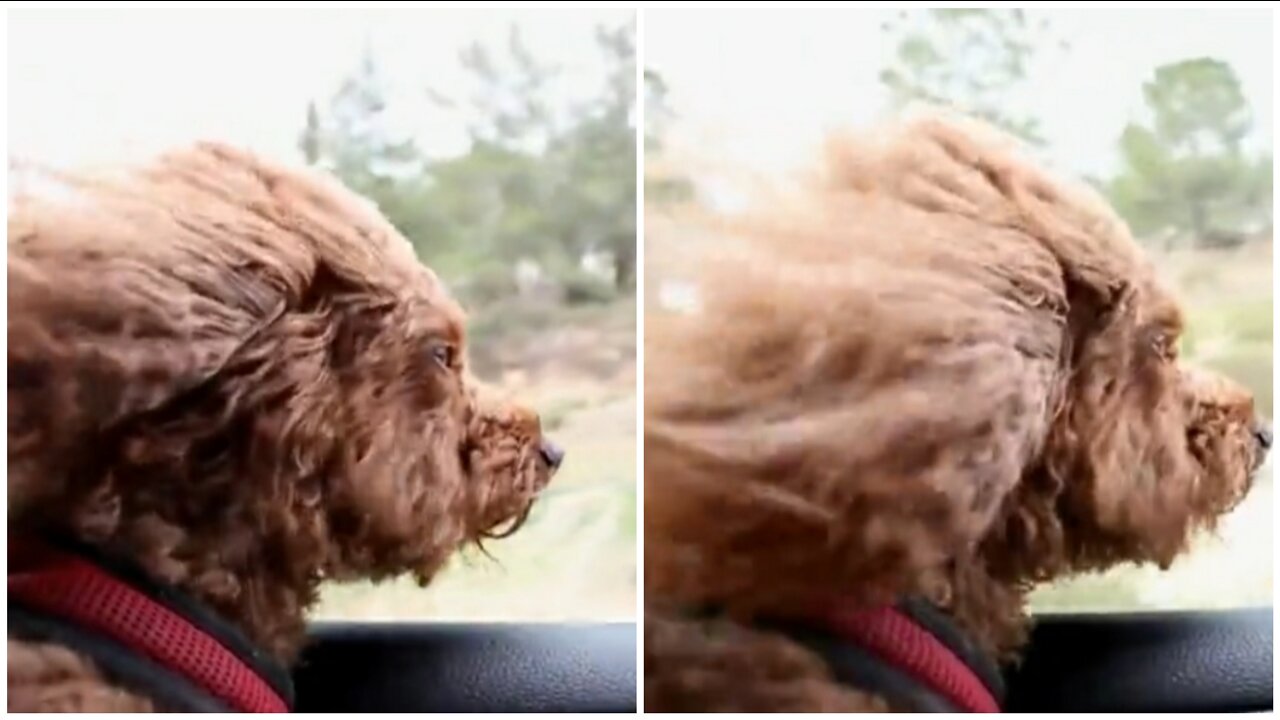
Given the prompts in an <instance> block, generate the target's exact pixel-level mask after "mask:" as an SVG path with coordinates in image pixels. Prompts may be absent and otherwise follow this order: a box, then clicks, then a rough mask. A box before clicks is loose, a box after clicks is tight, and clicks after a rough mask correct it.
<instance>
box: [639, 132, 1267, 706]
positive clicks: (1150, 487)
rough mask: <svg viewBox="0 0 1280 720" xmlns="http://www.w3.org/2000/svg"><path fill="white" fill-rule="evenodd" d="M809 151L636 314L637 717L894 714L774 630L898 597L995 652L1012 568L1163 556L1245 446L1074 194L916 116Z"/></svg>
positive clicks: (1006, 638)
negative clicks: (640, 584)
mask: <svg viewBox="0 0 1280 720" xmlns="http://www.w3.org/2000/svg"><path fill="white" fill-rule="evenodd" d="M829 155H830V166H829V172H828V173H827V175H826V177H825V178H824V181H823V182H822V183H821V184H820V187H818V188H815V189H814V190H813V191H812V192H811V193H809V194H808V195H807V197H805V198H804V199H803V200H802V201H800V202H798V203H797V204H796V205H795V206H794V207H787V208H781V207H775V208H772V209H770V210H768V211H767V212H764V213H760V214H758V215H757V216H755V217H750V218H748V219H746V220H744V221H742V222H740V223H736V224H731V225H730V226H729V227H727V228H722V230H723V231H724V232H726V233H728V234H729V235H730V236H731V238H730V242H725V243H720V244H718V247H719V248H721V249H722V251H721V253H720V254H719V255H715V256H711V257H708V258H706V259H705V260H704V262H702V263H701V266H700V267H701V270H702V272H701V274H700V277H699V278H698V284H697V287H698V291H699V296H698V304H697V307H696V309H694V310H693V311H691V312H686V313H670V314H665V315H663V316H653V315H651V316H650V317H649V318H648V320H647V322H646V343H645V360H646V366H645V367H646V375H645V535H644V537H645V594H646V605H647V610H646V619H645V652H644V663H645V709H646V710H648V711H708V710H715V711H738V712H744V711H745V712H750V711H784V710H785V711H806V710H807V711H820V710H841V711H868V710H884V709H898V710H901V709H917V708H913V707H910V706H907V705H903V704H901V703H899V702H897V701H896V700H895V699H894V698H893V697H890V696H889V695H887V694H885V693H882V692H880V688H879V687H878V686H874V684H868V685H861V684H859V683H856V682H854V683H850V682H840V681H837V679H836V678H837V675H838V674H839V673H838V672H837V669H836V668H833V666H832V664H831V663H830V662H828V658H827V656H825V655H823V654H821V653H820V652H817V651H815V649H814V646H812V645H809V644H806V643H802V642H799V641H797V640H796V637H795V636H794V634H791V633H789V632H784V631H779V630H775V629H774V628H775V627H776V626H780V625H783V624H787V623H791V624H795V623H797V622H798V623H800V624H805V623H808V624H809V625H810V626H812V625H813V624H815V623H816V625H817V627H819V629H823V628H828V629H829V628H830V627H831V625H832V618H833V617H836V616H840V617H844V618H845V619H846V620H847V619H848V618H849V617H851V616H850V615H849V613H854V614H857V613H864V615H863V616H860V617H864V616H866V617H869V615H866V614H867V613H870V614H874V613H876V612H878V610H877V609H878V608H883V607H886V606H892V604H894V603H895V602H898V601H900V600H901V599H903V598H923V599H924V600H925V601H927V602H928V603H929V604H931V605H932V606H933V607H934V608H936V609H937V610H939V611H940V612H941V613H942V614H944V615H945V616H946V618H947V619H948V621H949V622H950V623H952V624H953V625H954V626H955V628H956V629H958V631H959V632H960V633H962V634H963V635H964V636H965V637H966V638H967V642H968V643H969V644H971V645H972V648H971V649H972V650H974V651H975V652H976V653H980V654H982V655H984V656H985V657H988V658H990V659H992V660H993V661H994V660H1007V659H1010V658H1012V657H1014V656H1016V654H1017V652H1018V650H1019V649H1020V648H1021V647H1022V645H1023V643H1024V642H1025V639H1026V630H1027V624H1028V618H1027V613H1026V598H1027V595H1028V593H1029V592H1030V590H1031V589H1032V588H1033V587H1034V586H1035V585H1037V584H1039V583H1044V582H1047V581H1050V580H1053V579H1054V578H1058V577H1063V576H1065V575H1069V574H1071V573H1075V572H1080V571H1086V570H1097V569H1102V568H1106V567H1110V566H1112V565H1116V564H1118V563H1123V562H1129V561H1136V562H1152V563H1158V564H1160V565H1162V566H1167V565H1168V564H1169V563H1170V562H1171V561H1172V560H1173V559H1174V557H1175V556H1177V555H1178V554H1179V553H1180V552H1181V551H1183V550H1184V549H1185V548H1186V547H1187V544H1188V540H1189V538H1190V537H1192V535H1193V533H1194V532H1195V531H1197V530H1201V529H1206V528H1212V527H1213V526H1214V524H1215V520H1216V519H1217V518H1218V517H1219V516H1221V515H1222V514H1223V513H1225V512H1226V511H1227V510H1229V509H1231V508H1232V507H1233V506H1234V505H1235V504H1236V503H1237V502H1238V501H1239V500H1240V499H1241V498H1242V497H1243V496H1244V494H1245V493H1246V491H1247V490H1248V488H1249V486H1250V482H1251V477H1252V474H1253V472H1254V470H1255V469H1256V468H1257V467H1258V465H1259V464H1260V463H1261V461H1262V458H1263V456H1264V454H1265V450H1266V449H1267V447H1268V446H1269V445H1270V442H1271V439H1270V432H1269V430H1267V429H1266V428H1265V426H1263V425H1261V424H1260V423H1259V422H1258V420H1257V419H1256V418H1255V415H1254V410H1253V402H1252V398H1251V397H1250V395H1249V393H1248V392H1246V391H1245V390H1244V389H1242V388H1240V387H1238V386H1236V385H1235V384H1233V383H1232V382H1230V381H1228V380H1226V379H1224V378H1219V377H1213V376H1208V375H1204V374H1200V373H1197V372H1194V371H1192V370H1191V369H1190V368H1188V367H1185V366H1184V365H1183V364H1182V363H1180V362H1179V360H1178V357H1177V343H1178V336H1179V332H1180V331H1181V329H1182V319H1181V316H1180V314H1179V309H1178V306H1177V304H1176V302H1175V301H1174V298H1172V297H1171V296H1170V294H1169V293H1168V292H1167V291H1166V290H1165V289H1164V288H1162V287H1161V285H1160V284H1159V283H1158V281H1157V279H1156V277H1155V274H1154V273H1153V270H1152V268H1151V267H1150V266H1149V265H1148V264H1147V262H1145V261H1144V259H1143V256H1142V254H1141V252H1140V251H1139V248H1138V247H1137V245H1136V244H1135V243H1134V242H1133V240H1132V239H1131V238H1130V236H1129V233H1128V231H1127V230H1126V228H1125V227H1124V225H1123V224H1122V223H1121V222H1120V221H1119V220H1118V219H1117V218H1116V217H1115V215H1114V214H1113V213H1112V212H1111V211H1110V210H1109V209H1108V208H1107V207H1106V206H1105V205H1104V204H1103V203H1102V202H1101V201H1100V200H1099V199H1097V198H1096V196H1094V195H1093V194H1092V193H1091V192H1089V191H1087V190H1085V189H1083V188H1078V187H1075V186H1073V185H1070V184H1067V183H1064V182H1061V181H1058V180H1055V179H1052V178H1051V177H1050V176H1049V175H1048V174H1047V173H1045V172H1042V171H1041V170H1039V169H1038V168H1036V167H1035V166H1033V165H1032V164H1030V163H1028V162H1026V161H1024V160H1021V159H1019V156H1018V154H1017V153H1015V152H1014V151H1012V150H1011V149H1009V148H1008V147H1007V143H1006V142H1005V141H1003V140H1001V139H999V138H997V137H995V136H994V135H993V134H992V133H990V132H989V131H987V130H985V129H981V128H976V127H970V126H968V125H966V124H961V123H958V122H953V121H945V120H940V119H936V118H933V119H926V120H922V121H918V122H914V123H912V124H910V125H908V126H906V127H905V128H904V129H899V130H897V131H895V132H890V133H886V134H882V135H875V136H867V137H863V138H845V139H842V140H840V141H838V142H835V143H833V144H832V145H831V148H830V153H829ZM724 248H728V249H724ZM831 608H838V610H835V611H834V614H833V611H832V610H831ZM840 613H845V615H843V616H841V615H840ZM897 619H898V620H900V619H901V618H900V617H898V618H897Z"/></svg>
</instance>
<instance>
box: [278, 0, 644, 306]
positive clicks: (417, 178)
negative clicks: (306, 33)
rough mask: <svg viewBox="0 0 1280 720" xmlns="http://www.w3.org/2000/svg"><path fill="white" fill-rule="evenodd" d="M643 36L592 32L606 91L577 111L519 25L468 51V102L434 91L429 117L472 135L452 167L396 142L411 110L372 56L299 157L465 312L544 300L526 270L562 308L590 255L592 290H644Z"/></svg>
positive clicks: (320, 118)
mask: <svg viewBox="0 0 1280 720" xmlns="http://www.w3.org/2000/svg"><path fill="white" fill-rule="evenodd" d="M634 37H635V27H634V24H626V25H623V26H619V27H614V28H599V29H598V30H597V36H596V40H597V46H598V48H599V52H600V62H601V63H602V64H603V66H604V67H605V68H606V77H605V81H604V82H603V83H602V86H601V87H599V88H597V90H596V91H595V93H594V94H593V95H592V96H591V97H590V98H589V99H587V100H586V101H585V102H583V103H581V104H580V105H578V106H574V107H560V106H556V105H555V104H554V103H553V102H552V100H551V98H553V97H554V94H553V93H551V92H549V91H548V86H549V84H550V83H551V81H552V80H553V79H554V78H555V76H556V73H557V72H558V71H557V69H556V68H554V67H552V66H551V65H548V64H546V63H543V62H542V61H540V60H539V59H538V58H537V57H535V56H534V54H533V53H532V51H531V50H530V49H529V47H528V46H527V45H526V44H525V42H524V40H523V39H522V37H521V35H520V33H519V32H518V30H517V29H516V28H515V27H513V28H512V29H511V31H510V33H509V35H508V36H507V40H506V42H505V44H503V45H501V46H500V47H498V48H491V47H488V46H485V45H483V44H480V43H473V44H472V45H469V46H467V47H466V48H465V49H464V50H462V52H461V53H460V54H459V63H460V65H461V66H462V67H463V68H464V69H465V70H466V71H467V74H468V76H469V78H470V80H471V83H470V87H471V89H470V91H469V92H465V93H457V94H455V96H453V97H450V96H447V95H445V94H443V93H440V92H436V91H432V90H428V94H429V97H430V99H432V100H433V101H434V103H433V106H432V107H433V111H438V112H443V113H451V114H453V115H454V116H456V117H459V118H461V119H462V121H463V122H464V123H465V124H466V127H467V130H468V133H469V135H470V138H471V140H470V143H469V148H468V149H467V150H466V151H465V152H463V153H461V154H459V155H456V156H452V157H428V156H427V155H426V154H425V153H423V152H422V151H421V149H420V148H419V147H418V146H417V144H416V143H415V142H414V138H413V137H412V136H410V137H400V136H398V135H397V134H396V133H395V132H394V127H393V124H392V123H391V122H390V116H391V113H392V112H394V111H395V110H397V109H400V110H401V111H402V113H401V116H400V117H403V116H404V113H405V112H409V111H404V109H403V107H401V108H397V107H396V103H397V102H398V100H397V99H396V98H395V97H393V96H391V95H390V94H389V92H388V88H387V83H386V82H385V81H384V78H383V76H382V73H381V72H380V68H379V66H378V63H377V61H376V58H375V57H374V55H373V53H372V51H371V50H366V52H365V54H364V57H363V58H362V60H361V63H360V66H359V67H357V68H356V69H355V70H354V71H353V72H352V73H351V75H350V76H349V77H347V78H346V79H345V80H344V81H343V82H342V83H341V84H340V85H339V87H338V89H337V91H336V92H335V93H334V95H333V96H332V97H331V98H330V99H329V100H328V101H327V102H325V103H320V104H316V103H312V104H311V105H310V106H309V107H308V108H307V115H306V123H305V126H304V128H303V130H302V132H301V135H300V137H299V147H300V149H301V150H302V153H303V155H304V157H305V158H306V159H307V160H308V161H309V162H311V163H313V164H316V165H319V166H321V167H324V168H326V169H328V170H330V171H332V172H333V173H334V174H336V175H337V176H338V177H339V178H340V179H341V180H342V181H343V182H344V183H345V184H347V185H348V186H349V187H351V188H352V189H353V190H355V191H356V192H359V193H361V194H363V195H365V196H366V197H368V198H370V199H371V200H373V201H374V202H376V203H377V204H378V206H379V208H380V209H381V210H382V212H383V213H384V214H385V215H386V216H387V217H388V219H390V220H391V222H392V223H393V224H394V225H395V226H396V227H397V228H399V229H400V231H401V232H402V233H404V235H405V236H406V237H407V238H409V240H410V241H411V242H412V243H413V244H414V246H415V248H416V249H417V251H418V253H419V255H420V256H421V257H422V258H423V259H424V260H425V261H426V262H428V263H429V264H431V265H432V266H433V267H434V268H435V269H436V270H437V271H438V272H439V273H440V274H441V275H442V276H444V278H445V279H446V280H448V281H449V282H450V283H451V284H452V285H453V286H454V287H455V288H457V289H458V292H459V294H461V295H463V296H464V299H465V300H467V301H468V302H470V303H481V304H484V303H493V302H498V301H501V300H502V299H503V298H505V297H509V296H512V295H516V294H520V293H526V292H541V291H538V290H536V289H533V290H531V289H530V288H529V287H527V283H526V284H522V283H521V282H518V281H517V277H516V274H517V273H516V269H517V267H518V266H521V265H522V264H524V265H531V266H532V267H534V268H537V271H536V272H535V273H534V275H535V276H536V277H537V278H540V279H539V280H537V282H541V283H543V284H544V285H545V284H548V283H549V284H551V285H556V286H558V287H559V290H558V294H559V296H560V297H562V298H563V296H564V295H566V294H573V293H574V292H577V290H576V289H574V288H577V286H579V285H581V284H582V281H581V277H580V276H581V275H583V274H584V273H586V272H588V271H586V270H584V269H583V267H584V261H585V260H586V259H588V258H589V257H597V258H598V257H604V258H607V260H608V263H607V264H608V265H609V267H610V273H608V274H606V275H601V274H600V273H597V277H599V278H601V279H600V280H599V282H597V285H602V286H604V288H605V290H604V292H605V293H607V294H608V295H609V297H610V298H613V297H616V296H617V295H619V294H622V293H626V292H627V291H629V290H630V289H632V288H634V285H635V176H636V152H635V123H634V104H635V100H634V96H635V47H634ZM561 276H564V277H563V278H562V277H561ZM535 284H536V283H535ZM570 284H574V285H573V288H571V287H570ZM544 289H545V288H544ZM570 290H573V292H570ZM597 294H599V293H597ZM545 295H546V293H545V292H542V294H541V295H539V297H542V298H543V299H544V300H545Z"/></svg>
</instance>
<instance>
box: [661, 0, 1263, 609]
mask: <svg viewBox="0 0 1280 720" xmlns="http://www.w3.org/2000/svg"><path fill="white" fill-rule="evenodd" d="M734 17H735V20H734V22H733V23H732V24H731V25H726V24H725V23H724V16H723V15H719V14H712V13H711V12H709V11H708V12H701V13H699V12H690V11H679V12H676V11H663V10H648V11H646V12H645V19H644V22H645V30H644V34H645V49H644V63H645V66H644V87H643V93H644V102H645V128H644V132H645V179H644V184H645V189H646V196H645V214H646V219H645V222H646V228H648V229H656V230H657V231H656V232H652V233H650V232H648V231H647V235H648V237H646V238H645V264H646V268H645V289H646V292H645V298H646V303H647V304H650V305H651V306H652V307H647V308H646V311H653V309H654V308H660V307H663V306H664V305H668V306H669V305H670V304H671V303H674V302H679V301H680V295H679V294H678V292H676V291H677V290H678V289H679V285H678V284H676V283H674V282H672V281H671V280H670V278H672V277H673V276H674V272H673V271H674V270H676V269H677V267H676V264H677V263H678V262H679V257H680V254H679V249H680V246H682V245H685V244H687V243H691V242H696V241H697V238H692V237H688V236H687V235H681V234H680V233H679V232H678V230H677V228H678V225H677V224H676V222H677V220H676V218H678V217H679V215H680V214H681V213H684V212H688V211H690V210H694V211H697V212H713V213H714V212H732V211H734V210H736V209H739V208H741V207H742V206H743V204H744V203H745V202H746V198H747V197H748V196H749V195H751V194H752V193H753V192H754V191H756V190H759V189H762V188H767V187H768V186H770V185H777V184H782V183H785V182H786V180H785V178H786V177H787V176H788V174H790V173H794V172H795V171H798V170H800V169H803V168H805V167H807V166H810V165H811V164H812V162H813V161H814V160H815V159H816V158H817V152H818V146H819V144H820V142H821V141H822V139H823V137H824V135H825V134H826V133H827V131H829V130H831V129H833V128H837V127H848V126H860V125H869V124H871V123H874V122H877V121H880V120H884V119H886V118H890V117H893V116H894V115H895V114H897V113H900V112H903V111H907V110H910V108H911V107H912V106H913V105H917V104H920V103H933V104H942V105H947V106H950V107H954V108H957V109H959V110H962V111H964V112H967V113H970V114H973V115H977V116H979V117H982V118H985V119H986V120H988V121H989V122H992V123H995V124H997V125H999V126H1001V127H1003V128H1005V129H1007V130H1009V131H1010V132H1013V133H1015V134H1016V135H1018V136H1020V137H1022V138H1023V139H1024V140H1025V141H1027V142H1028V143H1029V144H1030V145H1031V146H1032V147H1033V148H1034V150H1035V152H1036V153H1037V154H1038V155H1039V156H1040V157H1041V159H1042V160H1043V161H1044V162H1046V163H1048V164H1050V165H1052V166H1055V167H1057V168H1059V169H1060V170H1065V171H1066V172H1069V173H1073V174H1075V175H1077V176H1081V177H1083V178H1085V179H1086V180H1087V181H1088V182H1090V183H1091V184H1093V185H1094V186H1095V187H1096V188H1097V189H1098V190H1099V191H1101V192H1102V193H1103V194H1104V195H1105V196H1106V197H1107V198H1108V199H1109V200H1110V201H1111V202H1112V203H1113V204H1114V206H1115V208H1116V209H1117V210H1118V211H1119V213H1120V214H1121V215H1122V216H1123V217H1124V218H1125V219H1126V220H1127V221H1128V223H1129V224H1130V226H1131V228H1132V230H1133V232H1134V234H1135V236H1136V237H1137V238H1138V240H1139V241H1140V242H1141V243H1142V244H1143V245H1144V246H1145V248H1146V250H1147V252H1148V253H1149V254H1150V256H1151V257H1152V258H1153V259H1154V261H1155V262H1156V263H1157V265H1158V266H1159V267H1160V269H1161V271H1162V272H1163V274H1164V276H1165V277H1166V278H1167V279H1168V280H1169V281H1170V282H1171V283H1172V284H1173V285H1174V286H1175V287H1176V288H1177V290H1178V292H1179V293H1180V296H1181V298H1182V300H1183V301H1184V305H1185V307H1186V309H1187V311H1188V315H1189V329H1188V331H1187V333H1186V336H1185V337H1184V339H1183V347H1182V351H1183V353H1184V356H1186V357H1187V358H1189V359H1190V360H1191V361H1192V362H1197V363H1201V364H1204V365H1207V366H1209V367H1213V368H1216V369H1218V370H1221V371H1223V372H1225V373H1227V374H1229V375H1231V376H1232V377H1234V378H1236V379H1237V380H1240V381H1242V382H1244V383H1245V384H1247V385H1248V386H1249V387H1250V388H1252V389H1253V391H1254V392H1255V393H1256V396H1257V402H1258V408H1259V411H1260V412H1261V413H1263V414H1264V415H1266V416H1267V417H1270V416H1271V414H1272V292H1273V291H1272V288H1273V283H1272V136H1271V128H1272V126H1273V114H1272V113H1273V110H1272V49H1271V45H1272V17H1271V13H1270V11H1267V10H1235V9H1233V10H1211V9H1202V10H1184V9H1179V10H1170V9H1161V10H1154V11H1153V10H1119V11H1117V10H1106V11H1093V10H1090V11H1084V10H1073V11H1042V12H1039V11H1022V10H1012V9H1001V10H967V9H945V10H944V9H934V10H926V9H920V10H910V11H902V10H848V11H840V12H835V11H831V12H807V13H795V12H791V11H774V10H771V11H763V10H761V11H743V12H738V13H736V14H735V16H734ZM709 28H715V35H714V39H712V36H710V35H708V30H709ZM1272 494H1273V484H1272V470H1271V466H1270V464H1268V466H1266V467H1264V468H1263V469H1262V471H1261V472H1260V475H1259V479H1258V484H1257V486H1256V487H1255V489H1254V491H1253V492H1252V494H1251V495H1250V496H1249V497H1248V498H1247V499H1246V501H1245V502H1244V503H1243V504H1242V505H1241V506H1240V507H1239V508H1237V509H1236V510H1235V511H1234V513H1233V514H1232V515H1231V516H1230V517H1229V518H1228V519H1227V520H1226V521H1225V522H1224V523H1223V525H1222V526H1221V528H1220V532H1219V534H1218V536H1217V537H1211V538H1204V539H1203V540H1202V541H1200V542H1199V543H1198V545H1197V546H1196V547H1195V549H1194V551H1193V552H1192V553H1191V554H1190V555H1189V556H1187V557H1185V558H1183V559H1182V560H1180V561H1179V562H1178V563H1177V564H1176V565H1175V566H1174V567H1173V568H1172V569H1171V570H1170V571H1168V572H1164V573H1162V572H1159V571H1158V570H1156V569H1154V568H1145V567H1144V568H1138V567H1133V566H1128V567H1121V568H1117V569H1115V570H1113V571H1111V572H1108V573H1106V574H1101V575H1089V576H1083V577H1079V578H1075V579H1072V580H1069V581H1065V582H1061V583H1057V584H1055V585H1054V586H1052V587H1047V588H1044V589H1043V590H1041V591H1039V592H1038V593H1037V594H1036V595H1035V597H1034V598H1033V607H1034V608H1035V609H1036V610H1039V611H1046V610H1058V609H1070V610H1098V611H1105V610H1115V609H1132V608H1160V609H1163V608H1188V607H1206V608H1207V607H1235V606H1251V605H1270V604H1271V601H1272V597H1271V587H1272V579H1273V565H1272V508H1273V502H1272Z"/></svg>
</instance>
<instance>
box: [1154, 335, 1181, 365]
mask: <svg viewBox="0 0 1280 720" xmlns="http://www.w3.org/2000/svg"><path fill="white" fill-rule="evenodd" d="M1151 350H1152V352H1154V353H1155V354H1156V356H1157V357H1159V358H1161V359H1163V360H1175V359H1177V357H1178V345H1177V343H1176V342H1174V340H1173V338H1172V337H1170V336H1169V335H1166V334H1164V333H1158V334H1157V335H1156V336H1155V338H1153V339H1152V341H1151Z"/></svg>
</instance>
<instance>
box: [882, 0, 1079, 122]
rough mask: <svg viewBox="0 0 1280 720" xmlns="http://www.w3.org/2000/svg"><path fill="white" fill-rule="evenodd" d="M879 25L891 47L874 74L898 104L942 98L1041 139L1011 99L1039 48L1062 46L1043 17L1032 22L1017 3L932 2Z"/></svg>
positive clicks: (940, 100)
mask: <svg viewBox="0 0 1280 720" xmlns="http://www.w3.org/2000/svg"><path fill="white" fill-rule="evenodd" d="M885 31H886V32H888V33H890V34H891V35H893V36H896V37H897V48H896V51H895V54H894V56H893V59H892V60H891V61H890V62H889V64H888V65H887V66H886V67H885V68H884V69H883V70H882V71H881V73H880V80H881V82H883V83H884V84H885V85H886V86H887V87H888V88H889V90H890V92H891V93H892V97H893V102H894V105H895V106H896V107H897V108H899V109H901V108H902V107H903V106H905V105H907V104H909V103H911V102H913V101H924V102H927V103H931V104H936V105H943V106H947V107H951V108H954V109H956V110H958V111H960V112H963V113H966V114H969V115H973V116H976V117H979V118H982V119H984V120H986V121H987V122H989V123H992V124H993V125H996V126H998V127H1001V128H1004V129H1005V130H1007V131H1009V132H1011V133H1013V134H1015V135H1018V136H1019V137H1021V138H1023V139H1024V140H1026V141H1028V142H1031V143H1034V144H1037V145H1039V144H1043V142H1044V138H1043V137H1042V136H1041V135H1040V130H1039V123H1038V122H1037V121H1036V119H1035V118H1034V117H1031V116H1030V115H1027V114H1023V113H1018V112H1017V110H1016V109H1014V108H1015V106H1016V102H1015V101H1014V100H1015V98H1016V95H1017V92H1018V90H1019V88H1020V87H1022V86H1023V85H1024V84H1025V83H1026V82H1027V71H1028V67H1029V64H1030V61H1031V58H1032V55H1033V54H1034V53H1035V52H1036V51H1037V49H1043V48H1047V47H1054V46H1055V45H1056V46H1057V47H1058V48H1065V47H1066V45H1065V43H1062V42H1060V41H1059V42H1057V43H1055V42H1053V36H1052V32H1051V29H1050V27H1049V25H1048V23H1047V21H1045V20H1040V21H1039V22H1038V23H1036V24H1034V25H1033V24H1032V23H1031V22H1030V21H1029V20H1028V18H1027V15H1026V13H1025V12H1023V11H1022V10H992V9H980V10H975V9H958V8H952V9H937V8H934V9H929V10H925V11H923V12H908V11H903V12H902V13H900V14H899V15H898V17H897V19H896V20H895V21H891V22H888V23H886V24H885Z"/></svg>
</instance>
